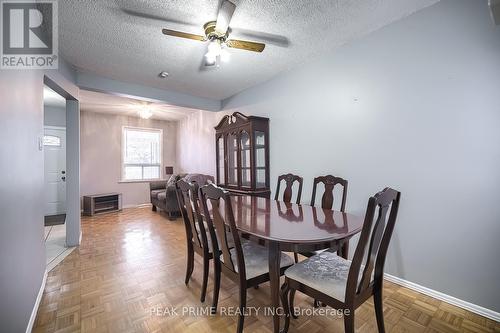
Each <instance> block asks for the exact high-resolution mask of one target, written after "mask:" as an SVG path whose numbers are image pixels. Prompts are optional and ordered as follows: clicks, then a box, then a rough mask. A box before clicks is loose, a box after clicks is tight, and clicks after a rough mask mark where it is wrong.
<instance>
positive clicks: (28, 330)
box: [26, 270, 47, 333]
mask: <svg viewBox="0 0 500 333" xmlns="http://www.w3.org/2000/svg"><path fill="white" fill-rule="evenodd" d="M46 282H47V270H45V272H44V273H43V279H42V285H41V286H40V290H38V295H37V296H36V301H35V306H33V310H32V311H31V316H30V321H29V322H28V327H26V333H31V331H32V330H33V325H34V324H35V319H36V314H37V312H38V307H39V306H40V302H41V301H42V296H43V291H44V290H45V283H46Z"/></svg>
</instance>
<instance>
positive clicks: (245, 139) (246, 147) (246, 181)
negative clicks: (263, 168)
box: [240, 132, 252, 187]
mask: <svg viewBox="0 0 500 333" xmlns="http://www.w3.org/2000/svg"><path fill="white" fill-rule="evenodd" d="M240 143H241V186H245V187H250V186H251V184H252V182H251V172H252V165H251V163H250V149H251V146H250V135H248V133H247V132H241V136H240Z"/></svg>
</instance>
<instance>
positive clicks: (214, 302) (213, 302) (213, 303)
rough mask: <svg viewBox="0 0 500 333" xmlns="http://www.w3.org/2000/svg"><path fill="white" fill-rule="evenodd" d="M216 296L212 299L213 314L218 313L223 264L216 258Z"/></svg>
mask: <svg viewBox="0 0 500 333" xmlns="http://www.w3.org/2000/svg"><path fill="white" fill-rule="evenodd" d="M213 261H214V296H213V299H212V309H211V310H210V312H211V313H212V314H216V313H217V303H218V302H219V290H220V275H221V264H220V261H219V260H216V259H215V258H214V260H213Z"/></svg>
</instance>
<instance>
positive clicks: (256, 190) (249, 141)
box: [215, 112, 271, 198]
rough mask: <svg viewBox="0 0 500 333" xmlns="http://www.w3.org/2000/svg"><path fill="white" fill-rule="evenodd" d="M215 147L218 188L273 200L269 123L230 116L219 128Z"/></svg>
mask: <svg viewBox="0 0 500 333" xmlns="http://www.w3.org/2000/svg"><path fill="white" fill-rule="evenodd" d="M215 143H216V160H217V184H218V186H221V187H224V188H226V189H227V190H229V191H230V192H233V193H236V194H242V195H253V196H259V197H266V198H269V195H270V193H271V192H270V189H269V119H268V118H263V117H255V116H245V115H243V114H241V113H239V112H235V113H233V114H232V115H226V116H224V117H223V118H222V120H221V121H220V122H219V124H218V125H217V126H215Z"/></svg>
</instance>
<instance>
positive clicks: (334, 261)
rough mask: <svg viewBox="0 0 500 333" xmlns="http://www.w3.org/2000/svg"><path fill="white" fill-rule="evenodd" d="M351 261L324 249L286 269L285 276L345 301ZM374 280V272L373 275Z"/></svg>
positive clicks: (360, 275)
mask: <svg viewBox="0 0 500 333" xmlns="http://www.w3.org/2000/svg"><path fill="white" fill-rule="evenodd" d="M351 263H352V262H351V261H350V260H346V259H344V258H342V257H340V256H338V255H337V253H334V252H329V251H323V252H320V253H318V254H316V255H314V256H312V257H310V258H307V259H306V260H304V261H302V262H299V263H298V264H295V265H294V266H292V267H290V268H289V269H287V270H286V271H285V276H286V277H289V278H291V279H294V280H295V281H298V282H300V283H303V284H305V285H308V286H309V287H311V288H314V289H316V290H317V291H320V292H321V293H323V294H325V295H328V296H330V297H333V298H335V299H338V300H340V301H345V291H346V286H347V277H348V275H349V269H350V268H351ZM363 269H364V266H363V265H362V266H361V270H360V272H359V280H361V277H362V274H363ZM371 280H373V273H372V276H371Z"/></svg>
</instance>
